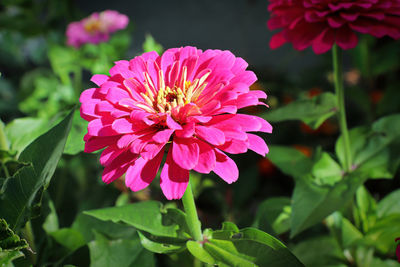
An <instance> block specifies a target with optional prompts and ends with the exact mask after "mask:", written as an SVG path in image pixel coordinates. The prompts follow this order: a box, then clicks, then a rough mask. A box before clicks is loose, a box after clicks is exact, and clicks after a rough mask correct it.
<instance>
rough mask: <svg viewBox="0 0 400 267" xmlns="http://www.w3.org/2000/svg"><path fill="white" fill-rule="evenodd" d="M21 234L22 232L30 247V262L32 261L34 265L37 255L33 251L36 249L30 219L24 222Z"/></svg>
mask: <svg viewBox="0 0 400 267" xmlns="http://www.w3.org/2000/svg"><path fill="white" fill-rule="evenodd" d="M23 234H24V237H25V239H26V241H27V242H28V244H29V247H30V249H31V253H30V258H31V263H32V265H35V264H36V260H37V257H36V252H35V251H36V247H35V239H34V235H33V231H32V224H31V221H28V222H27V223H26V224H25V227H24V229H23Z"/></svg>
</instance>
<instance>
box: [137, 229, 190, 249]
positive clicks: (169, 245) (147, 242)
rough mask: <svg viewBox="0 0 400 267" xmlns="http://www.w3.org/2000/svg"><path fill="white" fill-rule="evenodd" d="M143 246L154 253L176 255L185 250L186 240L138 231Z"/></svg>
mask: <svg viewBox="0 0 400 267" xmlns="http://www.w3.org/2000/svg"><path fill="white" fill-rule="evenodd" d="M138 234H139V237H140V243H141V244H142V246H143V247H144V248H146V249H148V250H150V251H151V252H154V253H174V252H179V251H182V250H183V249H185V242H186V240H181V239H176V238H171V237H157V236H153V235H151V234H149V233H146V232H142V231H138Z"/></svg>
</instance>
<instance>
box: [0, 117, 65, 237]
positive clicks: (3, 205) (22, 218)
mask: <svg viewBox="0 0 400 267" xmlns="http://www.w3.org/2000/svg"><path fill="white" fill-rule="evenodd" d="M72 115H73V112H71V113H70V114H69V115H68V116H66V117H65V119H63V120H62V121H61V122H60V123H59V124H57V125H56V126H55V127H53V128H52V129H51V130H49V131H48V132H47V133H45V134H43V135H41V136H40V137H38V138H37V139H36V140H35V141H33V142H32V143H31V144H30V145H29V146H28V147H26V148H25V149H24V151H22V153H21V155H20V157H19V159H18V160H19V161H21V162H27V163H30V166H26V167H23V168H21V169H20V170H19V171H18V172H17V173H15V174H14V176H13V177H11V178H8V179H6V180H5V182H4V184H3V189H4V191H3V192H2V193H1V200H0V217H3V218H5V219H6V221H7V222H8V223H9V224H10V227H11V228H12V229H14V230H15V229H18V228H19V227H20V226H21V225H23V224H24V223H25V222H26V220H28V219H29V218H30V217H31V215H32V212H33V209H34V208H38V207H39V205H40V199H41V194H42V192H43V190H44V189H46V188H47V186H48V184H49V182H50V179H51V177H52V176H53V173H54V171H55V169H56V166H57V163H58V161H59V159H60V157H61V155H62V151H63V150H64V145H65V142H66V140H67V137H68V133H69V130H70V128H71V123H72Z"/></svg>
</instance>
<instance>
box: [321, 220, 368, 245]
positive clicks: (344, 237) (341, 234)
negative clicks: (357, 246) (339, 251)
mask: <svg viewBox="0 0 400 267" xmlns="http://www.w3.org/2000/svg"><path fill="white" fill-rule="evenodd" d="M326 223H327V225H328V226H329V228H330V229H331V231H332V232H333V234H334V236H335V238H336V239H337V241H338V243H339V244H340V245H341V248H343V249H349V248H350V247H351V246H352V245H353V244H354V243H355V242H357V241H359V240H361V239H362V238H363V235H362V233H361V232H360V231H359V230H358V229H357V228H356V227H355V226H354V225H353V224H352V223H351V222H350V221H349V220H347V219H346V218H344V217H343V216H342V214H341V213H340V212H334V213H333V214H332V215H330V216H329V217H328V218H327V219H326Z"/></svg>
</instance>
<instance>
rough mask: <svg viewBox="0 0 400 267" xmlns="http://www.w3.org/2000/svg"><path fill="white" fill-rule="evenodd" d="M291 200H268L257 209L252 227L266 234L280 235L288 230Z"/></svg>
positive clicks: (278, 198) (285, 198) (282, 198)
mask: <svg viewBox="0 0 400 267" xmlns="http://www.w3.org/2000/svg"><path fill="white" fill-rule="evenodd" d="M290 205H291V200H290V198H287V197H277V198H269V199H267V200H264V201H263V202H262V203H261V204H260V206H259V207H258V210H257V214H256V219H255V222H254V224H253V226H254V227H256V228H258V229H260V230H262V231H264V232H267V233H276V234H282V233H284V232H287V231H288V230H289V229H290V216H291V212H292V209H291V206H290Z"/></svg>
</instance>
